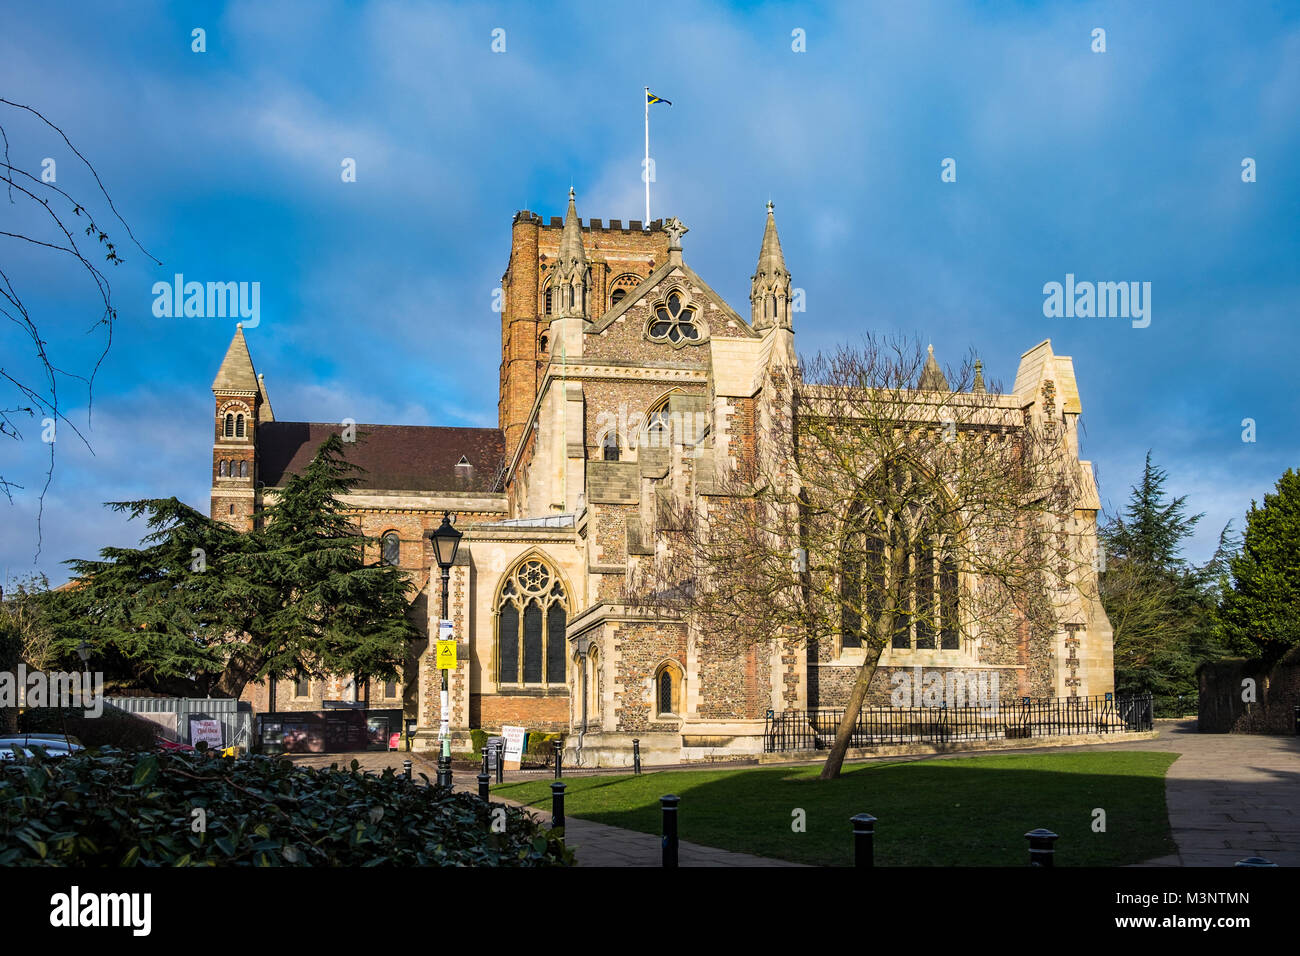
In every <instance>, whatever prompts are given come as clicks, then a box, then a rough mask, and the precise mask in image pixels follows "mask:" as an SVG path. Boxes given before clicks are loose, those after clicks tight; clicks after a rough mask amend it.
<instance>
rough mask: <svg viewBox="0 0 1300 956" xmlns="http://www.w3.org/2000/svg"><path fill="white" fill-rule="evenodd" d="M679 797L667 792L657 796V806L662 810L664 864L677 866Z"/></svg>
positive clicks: (680, 799)
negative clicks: (666, 794) (662, 795)
mask: <svg viewBox="0 0 1300 956" xmlns="http://www.w3.org/2000/svg"><path fill="white" fill-rule="evenodd" d="M681 802H682V798H681V797H675V796H673V795H672V794H669V795H668V796H666V797H660V798H659V806H660V807H662V808H663V812H664V866H668V867H672V868H674V869H676V867H677V805H678V804H679V803H681Z"/></svg>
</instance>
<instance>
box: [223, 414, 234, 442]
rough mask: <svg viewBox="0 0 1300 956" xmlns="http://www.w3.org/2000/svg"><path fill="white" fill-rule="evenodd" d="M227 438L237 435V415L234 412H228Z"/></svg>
mask: <svg viewBox="0 0 1300 956" xmlns="http://www.w3.org/2000/svg"><path fill="white" fill-rule="evenodd" d="M225 437H226V438H234V437H235V415H234V413H233V412H226V431H225Z"/></svg>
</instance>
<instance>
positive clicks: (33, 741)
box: [0, 734, 85, 760]
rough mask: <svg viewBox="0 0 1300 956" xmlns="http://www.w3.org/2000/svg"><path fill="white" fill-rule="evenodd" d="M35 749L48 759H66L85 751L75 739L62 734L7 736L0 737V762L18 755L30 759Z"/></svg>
mask: <svg viewBox="0 0 1300 956" xmlns="http://www.w3.org/2000/svg"><path fill="white" fill-rule="evenodd" d="M36 747H40V748H41V749H42V750H44V751H45V754H46V756H49V757H66V756H67V755H68V754H70V753H75V752H76V751H78V750H84V749H85V748H84V747H82V746H81V743H80V742H79V741H78V740H77V738H76V737H70V736H64V735H63V734H7V735H5V736H0V760H13V759H14V758H15V757H17V756H19V755H22V756H24V757H31V756H33V755H34V754H35V752H36V751H35V749H34V748H36Z"/></svg>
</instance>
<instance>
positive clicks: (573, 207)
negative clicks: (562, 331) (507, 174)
mask: <svg viewBox="0 0 1300 956" xmlns="http://www.w3.org/2000/svg"><path fill="white" fill-rule="evenodd" d="M590 270H591V267H590V264H589V263H588V262H587V250H586V249H585V248H584V247H583V244H582V221H581V220H580V219H579V218H578V207H577V202H576V200H575V197H574V192H573V187H569V208H568V210H567V211H566V212H565V214H564V231H563V232H562V233H561V234H560V251H559V252H558V253H557V254H556V262H555V277H554V279H552V281H551V287H552V288H553V289H554V290H555V294H556V295H558V296H559V302H557V303H555V315H556V316H557V317H560V316H565V317H570V318H572V317H580V318H584V319H585V318H587V290H588V288H589V285H588V281H587V279H588V275H589V273H590Z"/></svg>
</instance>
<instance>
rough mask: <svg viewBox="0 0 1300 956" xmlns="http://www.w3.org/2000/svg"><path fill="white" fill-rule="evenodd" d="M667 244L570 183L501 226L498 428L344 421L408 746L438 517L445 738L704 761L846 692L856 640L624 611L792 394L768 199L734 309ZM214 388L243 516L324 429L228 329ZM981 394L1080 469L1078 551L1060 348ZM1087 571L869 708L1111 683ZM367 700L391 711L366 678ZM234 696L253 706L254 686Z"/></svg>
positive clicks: (423, 684) (1074, 399)
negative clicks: (506, 248)
mask: <svg viewBox="0 0 1300 956" xmlns="http://www.w3.org/2000/svg"><path fill="white" fill-rule="evenodd" d="M685 231H686V230H685V227H683V226H682V225H681V224H680V222H678V221H677V220H675V219H670V220H667V221H656V222H654V223H651V224H649V226H648V228H646V227H643V224H642V223H639V222H631V223H629V224H628V225H627V226H624V225H623V224H622V223H621V222H619V221H617V220H615V221H611V222H610V223H609V224H608V225H602V223H601V220H592V221H590V222H587V223H583V222H582V220H580V219H579V218H578V216H577V212H576V200H575V198H574V196H573V194H572V192H571V193H570V197H569V206H568V212H567V215H566V216H565V217H563V219H561V218H560V217H552V218H551V219H550V221H549V222H546V223H544V222H543V220H542V217H541V216H538V215H536V214H534V213H532V212H529V211H527V210H525V211H522V212H520V213H518V214H516V216H515V218H514V222H513V224H512V229H511V249H510V257H509V261H508V265H507V268H506V271H505V274H504V275H503V277H502V292H503V296H502V316H501V336H502V337H501V375H500V401H499V406H498V412H499V428H498V429H490V430H489V429H438V428H418V427H411V426H384V425H378V426H358V428H359V429H360V430H361V431H363V432H364V431H368V434H369V435H370V437H369V438H368V439H365V440H359V441H358V444H357V446H356V447H357V449H358V450H357V453H356V454H357V455H358V456H360V457H361V458H363V459H365V460H364V461H363V462H362V464H363V465H365V466H366V467H367V469H368V474H369V476H370V477H368V478H367V484H368V485H369V486H370V487H367V488H364V489H361V488H359V489H356V491H355V492H354V493H353V494H352V495H350V496H348V498H347V500H346V504H347V505H348V507H349V509H350V510H351V511H352V513H353V514H354V515H355V517H356V520H357V523H358V526H359V527H360V528H361V530H363V531H364V532H365V533H366V534H368V535H371V536H373V537H375V538H376V539H377V540H382V539H385V538H386V537H389V536H391V541H390V545H389V547H390V548H391V550H390V551H385V550H384V546H382V545H380V544H375V545H374V546H372V551H371V552H370V553H368V557H369V558H371V559H373V560H388V559H392V560H395V561H396V562H397V563H398V564H399V565H400V567H402V568H404V569H406V570H407V571H408V572H409V574H410V577H411V582H412V589H411V594H412V614H413V616H415V617H416V618H417V619H418V620H419V622H420V632H421V637H420V639H419V640H418V641H417V642H416V643H414V644H413V645H412V648H411V651H410V654H409V657H408V662H407V667H406V669H405V676H404V679H403V680H402V681H401V687H400V692H399V693H398V694H397V695H396V696H397V697H399V698H401V699H402V700H403V701H404V705H405V709H406V711H407V714H408V716H414V717H415V718H416V719H417V721H418V727H419V732H418V735H417V738H416V746H417V747H418V748H420V749H432V748H433V747H435V746H436V745H437V742H438V741H437V738H438V723H439V711H440V690H441V687H440V685H441V674H440V672H439V671H437V670H436V668H435V666H434V661H435V658H434V649H433V647H432V644H431V642H430V641H429V635H430V634H432V633H434V632H435V631H436V629H437V622H438V619H439V617H440V616H441V603H442V582H441V575H440V571H439V569H438V567H437V566H436V564H435V562H434V560H433V552H432V549H431V546H430V543H429V539H428V534H429V532H430V531H432V530H433V529H434V528H436V527H437V525H438V524H439V522H440V521H441V518H442V515H443V513H444V512H449V513H451V514H452V515H453V516H454V518H455V523H456V526H457V527H458V528H459V529H460V530H461V531H462V532H463V534H464V537H463V539H462V543H461V547H460V553H459V556H458V559H457V562H456V565H455V566H454V567H453V568H452V569H451V575H450V580H449V588H448V592H449V594H448V597H449V600H448V609H449V610H448V616H449V618H450V619H451V621H452V622H453V627H454V633H455V636H456V640H457V642H458V645H459V647H458V651H459V653H458V667H457V668H456V669H455V670H454V671H452V672H451V673H449V674H448V696H449V704H450V712H451V718H450V725H451V729H452V732H453V734H454V736H456V737H457V738H459V740H458V742H457V744H456V748H457V749H459V748H461V747H463V746H464V743H465V740H466V738H467V737H468V733H469V731H470V730H471V729H472V728H484V729H487V730H489V731H492V732H497V731H499V730H500V728H501V727H502V726H503V725H507V724H518V725H523V726H525V727H527V728H529V729H531V730H546V731H556V730H558V731H565V732H567V744H566V746H567V748H568V756H567V758H566V759H567V760H569V761H571V762H576V763H579V764H582V765H588V766H592V765H602V766H609V765H623V764H627V763H630V761H631V743H632V740H633V739H637V740H639V741H640V744H641V753H642V759H643V760H644V761H645V762H647V763H667V762H677V761H681V760H695V759H700V760H705V759H717V758H719V757H727V756H733V755H738V754H750V753H755V752H758V751H759V750H760V749H761V742H762V733H763V727H764V723H765V717H766V715H767V713H768V712H769V711H782V710H787V709H802V708H808V707H819V706H820V707H828V706H837V705H839V704H842V702H843V701H844V699H845V697H846V696H847V694H848V689H849V688H850V687H851V685H852V683H853V680H854V678H855V676H856V673H857V669H858V667H859V666H860V664H861V662H862V658H863V654H864V653H865V652H864V651H863V650H862V649H860V648H854V647H840V646H838V641H830V640H822V641H818V642H811V643H804V642H801V641H797V640H791V641H789V642H788V643H783V644H781V645H780V646H774V647H754V646H745V645H743V644H741V643H740V642H738V641H737V640H735V639H733V638H732V637H731V636H730V635H726V634H707V635H706V634H701V633H699V631H698V629H696V628H694V627H693V626H692V624H691V622H690V621H686V620H676V619H671V618H669V617H665V616H662V615H656V614H651V613H648V612H646V611H645V610H644V609H641V610H638V609H635V608H631V607H628V606H625V605H624V604H623V603H621V602H622V600H623V597H622V595H623V594H624V592H625V587H626V583H627V580H628V577H629V574H630V573H631V571H632V570H633V569H634V568H635V567H636V564H637V562H638V561H639V560H641V559H643V558H645V557H647V556H649V555H651V554H653V553H654V549H655V546H656V545H655V540H656V537H655V532H656V529H655V527H654V522H655V520H656V514H657V510H656V508H655V504H656V501H657V500H659V499H660V498H662V497H664V496H677V497H678V498H684V499H686V500H696V501H699V502H703V501H704V498H705V497H706V496H707V494H708V493H709V489H710V487H711V486H712V483H713V481H714V479H715V477H716V476H717V475H720V474H722V473H723V472H724V471H725V470H727V469H730V468H734V467H736V466H738V465H746V464H753V463H754V462H755V461H756V460H757V459H756V456H757V455H759V454H760V453H764V452H762V450H761V447H760V446H761V445H762V442H761V441H760V439H759V435H760V433H761V431H762V429H763V427H764V425H765V423H770V422H771V421H772V420H773V406H772V404H771V403H772V402H773V401H774V400H775V399H774V398H773V393H772V391H771V388H770V387H767V386H765V384H764V383H765V382H769V381H774V380H775V381H786V382H790V381H792V379H791V377H790V370H792V369H793V367H794V365H795V352H794V330H793V322H792V313H793V312H794V311H796V309H797V307H798V306H797V304H796V303H797V302H799V301H801V299H802V297H801V296H800V295H797V292H798V290H795V289H794V288H793V285H792V280H791V277H790V273H789V272H788V271H787V270H786V267H785V261H784V257H783V255H782V253H781V249H780V243H779V239H778V238H777V234H776V226H775V220H774V217H773V215H772V211H771V207H770V204H769V209H768V216H767V221H766V227H765V232H764V236H763V241H762V246H761V251H760V256H759V263H758V268H757V270H756V272H755V275H754V277H753V279H752V294H751V301H750V310H749V315H748V318H744V317H742V315H741V314H740V313H738V312H737V311H736V310H734V309H733V308H732V307H731V306H730V305H728V304H727V303H726V302H725V301H724V300H723V299H722V298H721V297H720V296H719V295H718V294H717V293H716V292H714V291H713V289H711V288H710V287H709V286H708V284H707V283H706V282H705V281H704V280H703V279H702V278H701V277H700V276H699V275H697V274H696V273H695V272H694V270H692V269H691V267H690V266H689V265H687V264H686V262H685V261H684V259H683V256H682V249H681V236H682V234H683V233H684V232H685ZM213 396H214V402H215V415H216V419H215V422H216V432H215V436H214V446H213V479H212V481H213V488H212V513H213V515H214V516H215V517H220V518H222V519H223V520H227V521H229V522H230V523H231V524H232V525H234V526H235V527H240V528H251V527H252V526H253V523H254V522H255V521H256V515H257V513H258V511H259V509H260V507H261V506H262V503H263V501H264V499H265V497H266V496H268V495H273V494H274V493H275V488H276V487H277V485H279V484H280V483H282V482H283V481H284V480H285V478H286V476H287V475H290V474H291V473H293V471H294V470H295V468H297V467H301V466H302V464H303V463H304V462H305V461H306V460H309V457H310V453H311V451H312V448H313V443H316V442H318V440H319V439H320V438H321V437H322V436H323V435H324V434H325V433H326V432H327V430H328V429H331V428H333V429H337V428H338V426H328V425H319V424H314V423H283V422H279V421H277V420H276V419H275V417H274V415H273V413H272V411H271V406H270V401H269V398H268V396H267V390H266V385H265V382H264V380H263V379H262V377H261V376H258V375H257V374H256V373H255V372H254V370H253V366H252V360H251V357H250V356H249V354H248V349H247V346H246V344H245V342H244V338H243V333H242V331H237V332H236V336H235V340H234V341H233V342H232V343H231V346H230V350H229V352H228V354H227V356H226V359H225V361H224V362H223V363H222V366H221V370H220V372H219V373H218V376H217V380H216V381H215V382H214V383H213ZM989 404H990V407H992V408H994V409H995V410H996V411H997V413H998V414H1002V415H1005V416H1006V417H1007V419H1008V420H1009V421H1010V420H1012V419H1014V420H1016V421H1026V420H1034V419H1035V418H1036V419H1039V420H1042V419H1048V420H1051V421H1053V422H1056V423H1057V424H1059V425H1060V426H1061V428H1062V429H1063V434H1064V436H1065V440H1066V441H1067V442H1068V443H1069V447H1070V450H1071V452H1072V454H1073V457H1074V462H1073V465H1072V466H1073V467H1077V468H1078V470H1079V472H1080V473H1081V474H1082V476H1083V479H1084V480H1083V482H1082V484H1083V488H1084V491H1083V493H1082V496H1081V498H1080V500H1079V501H1077V502H1075V505H1074V509H1075V510H1074V519H1073V520H1074V521H1075V524H1076V527H1075V528H1074V530H1075V531H1077V532H1078V534H1079V537H1080V539H1081V540H1085V541H1089V542H1092V546H1093V547H1095V528H1096V513H1097V510H1098V507H1099V505H1098V501H1097V497H1096V490H1095V485H1094V484H1093V481H1092V471H1091V467H1090V465H1089V464H1088V463H1087V462H1081V461H1078V460H1077V458H1078V445H1077V428H1078V417H1079V414H1080V413H1081V406H1080V403H1079V398H1078V392H1077V387H1076V385H1075V378H1074V369H1073V365H1072V362H1071V360H1070V359H1069V358H1066V357H1063V356H1057V355H1055V354H1054V353H1053V352H1052V349H1051V345H1050V343H1049V342H1043V343H1041V344H1039V345H1038V346H1035V347H1034V348H1033V349H1031V350H1029V351H1028V352H1026V353H1025V354H1024V355H1023V356H1022V357H1021V362H1020V368H1019V371H1018V373H1017V376H1016V384H1015V388H1014V389H1013V391H1012V393H1011V394H1009V395H1006V396H989ZM230 416H234V417H230ZM239 416H242V425H241V424H240V423H241V418H240V417H239ZM228 423H229V424H228ZM1089 583H1090V582H1089V581H1084V580H1079V581H1075V582H1073V584H1072V586H1071V587H1070V588H1068V589H1066V590H1065V591H1062V592H1061V596H1060V598H1059V605H1060V606H1059V607H1057V608H1056V610H1057V618H1058V620H1060V621H1061V622H1062V624H1061V628H1060V630H1059V633H1054V634H1038V633H1031V632H1030V630H1029V628H1028V627H1027V626H1026V625H1025V624H1024V623H1023V622H1019V623H1018V622H1008V625H1007V626H1006V627H1005V628H1002V629H1001V630H999V631H996V632H995V631H994V630H990V631H989V632H988V633H986V634H983V635H981V636H980V637H979V638H978V639H972V640H970V641H966V642H964V644H963V646H962V647H961V648H960V649H953V650H943V651H940V650H894V649H892V648H889V649H886V650H885V652H884V653H883V655H882V657H881V661H880V668H879V671H878V673H877V676H876V678H875V680H874V682H873V684H872V686H871V690H870V693H869V699H868V702H869V703H880V704H884V703H888V701H889V692H890V687H891V680H892V678H893V675H894V674H895V673H898V672H900V671H905V670H906V671H911V670H914V669H916V668H922V669H924V670H939V671H943V672H949V671H954V670H961V671H963V672H972V673H973V672H979V671H983V672H987V673H990V674H992V673H996V674H997V676H998V687H999V693H1000V694H1001V695H1002V696H1003V697H1005V698H1007V699H1011V698H1015V697H1020V696H1034V697H1051V696H1071V695H1080V696H1082V695H1088V694H1101V693H1105V692H1107V691H1111V690H1113V678H1112V662H1111V631H1110V625H1109V623H1108V622H1107V620H1106V618H1105V614H1104V612H1103V611H1102V609H1101V607H1100V604H1099V603H1098V602H1097V601H1096V600H1095V588H1094V587H1087V586H1086V585H1088V584H1089ZM1091 583H1095V581H1092V582H1091ZM1089 595H1094V597H1090V596H1089ZM351 692H352V689H351V688H350V687H349V686H348V685H347V684H346V683H345V682H340V681H334V682H332V683H331V682H316V683H314V684H313V685H312V689H311V692H310V695H309V696H308V697H305V698H300V697H297V696H296V694H295V688H294V686H293V685H292V684H291V683H290V682H282V683H281V686H280V687H279V688H278V689H277V705H278V706H281V707H286V706H295V707H296V706H299V705H301V706H302V707H303V709H306V708H307V707H308V706H309V705H310V706H313V707H315V706H319V704H320V700H321V699H330V697H331V695H333V694H340V695H342V694H347V693H351ZM361 692H362V693H364V688H363V689H362V690H361ZM369 692H370V694H371V697H370V699H371V701H372V702H376V701H377V702H378V703H377V705H379V706H388V705H389V700H387V699H383V700H379V699H377V698H376V696H375V693H376V692H375V687H374V684H373V683H372V685H371V687H370V690H369ZM250 697H252V698H253V699H254V700H256V701H257V702H258V706H264V705H265V702H266V690H265V688H255V689H252V690H251V691H250Z"/></svg>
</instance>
